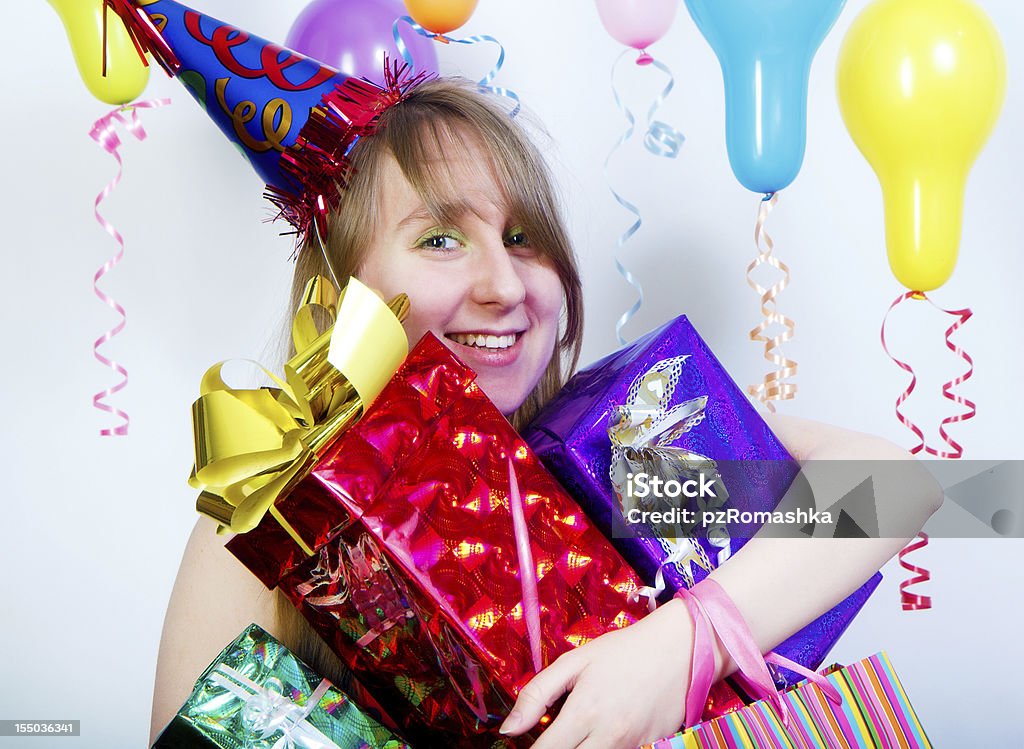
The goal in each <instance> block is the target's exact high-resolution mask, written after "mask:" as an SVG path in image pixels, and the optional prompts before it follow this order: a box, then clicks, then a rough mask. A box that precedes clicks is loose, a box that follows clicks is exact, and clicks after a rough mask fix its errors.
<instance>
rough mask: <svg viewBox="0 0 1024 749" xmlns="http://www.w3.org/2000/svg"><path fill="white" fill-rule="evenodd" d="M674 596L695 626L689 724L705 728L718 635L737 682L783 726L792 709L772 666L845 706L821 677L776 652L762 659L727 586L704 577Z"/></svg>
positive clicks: (688, 697)
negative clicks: (768, 705) (767, 706)
mask: <svg viewBox="0 0 1024 749" xmlns="http://www.w3.org/2000/svg"><path fill="white" fill-rule="evenodd" d="M675 597H676V598H679V599H681V600H682V601H683V603H685V604H686V608H687V610H688V611H689V612H690V616H691V617H692V619H693V623H694V644H693V660H692V665H691V671H690V685H689V688H688V689H687V692H686V716H685V725H687V726H694V725H696V724H697V723H700V720H701V715H702V713H703V712H704V705H705V703H706V702H707V699H708V693H709V692H710V691H711V684H712V682H713V680H714V675H715V656H714V648H713V643H714V639H713V638H714V636H715V635H717V637H718V639H719V640H720V641H721V643H722V645H723V646H724V647H725V649H726V651H727V652H728V653H729V657H730V658H732V660H733V662H735V663H736V668H737V671H736V674H735V677H734V678H736V679H737V680H739V681H741V682H742V683H743V684H744V686H745V687H746V688H747V690H748V691H749V692H750V694H751V695H752V696H753V697H755V698H757V699H758V700H767V701H768V702H770V703H771V705H772V707H773V708H774V709H775V712H776V713H777V714H778V715H779V718H780V719H781V720H782V724H783V725H784V726H786V727H789V721H790V718H789V710H788V709H787V708H786V703H785V702H784V701H783V699H782V697H781V695H780V694H779V690H778V688H777V687H776V686H775V681H774V680H773V679H772V675H771V672H770V671H769V670H768V665H767V664H768V663H774V664H775V665H777V666H782V667H783V668H786V669H789V670H790V671H793V672H794V673H798V674H800V675H801V676H803V677H804V678H806V679H808V680H810V681H811V682H813V683H814V684H816V685H817V686H818V688H819V689H821V691H822V692H824V694H825V696H826V697H828V699H830V700H831V701H832V702H834V703H835V704H837V705H838V704H840V703H841V702H842V697H841V696H840V694H839V690H837V689H836V688H835V687H834V686H833V685H832V684H830V683H829V682H828V680H827V679H825V677H824V676H822V675H821V674H818V673H815V672H814V671H811V670H809V669H806V668H804V667H803V666H801V665H800V664H799V663H795V662H793V661H791V660H789V659H788V658H784V657H783V656H781V655H778V654H777V653H768V654H767V655H765V656H762V655H761V650H760V648H758V646H757V642H756V641H755V640H754V636H753V635H752V634H751V632H750V628H749V627H748V626H747V622H746V620H745V619H744V618H743V615H742V614H741V613H740V611H739V609H737V608H736V604H734V603H733V602H732V599H731V598H729V596H728V595H727V594H726V592H725V591H724V590H723V589H722V586H720V585H719V584H718V583H717V582H715V581H714V580H713V579H711V578H705V579H704V580H703V581H702V582H700V583H698V584H697V585H695V586H694V587H693V588H692V589H690V590H687V589H686V588H680V589H679V590H678V591H676V594H675ZM712 633H714V634H712Z"/></svg>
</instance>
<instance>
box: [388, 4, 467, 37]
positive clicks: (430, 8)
mask: <svg viewBox="0 0 1024 749" xmlns="http://www.w3.org/2000/svg"><path fill="white" fill-rule="evenodd" d="M476 3H477V0H405V7H406V10H408V11H409V15H410V16H412V20H414V21H415V22H416V23H418V24H419V25H420V26H422V27H423V28H425V29H426V30H427V31H432V32H434V33H435V34H447V33H448V32H449V31H454V30H455V29H457V28H459V27H460V26H462V25H463V24H464V23H465V22H466V21H468V20H469V17H470V16H471V15H473V11H474V10H476Z"/></svg>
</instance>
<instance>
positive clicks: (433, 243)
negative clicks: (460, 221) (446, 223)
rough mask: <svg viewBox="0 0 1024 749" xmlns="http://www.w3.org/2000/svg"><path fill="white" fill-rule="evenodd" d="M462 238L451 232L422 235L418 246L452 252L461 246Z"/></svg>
mask: <svg viewBox="0 0 1024 749" xmlns="http://www.w3.org/2000/svg"><path fill="white" fill-rule="evenodd" d="M462 245H463V242H462V240H461V239H460V238H459V237H457V236H455V235H453V234H445V233H439V234H430V235H428V236H426V237H423V239H421V240H420V241H419V243H418V246H419V247H422V248H423V249H425V250H435V251H437V252H452V251H454V250H457V249H459V248H460V247H462Z"/></svg>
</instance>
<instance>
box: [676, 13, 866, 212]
mask: <svg viewBox="0 0 1024 749" xmlns="http://www.w3.org/2000/svg"><path fill="white" fill-rule="evenodd" d="M845 3H846V0H686V7H687V9H688V10H689V11H690V15H691V16H693V20H694V21H695V22H696V23H697V27H698V28H699V29H700V32H701V33H702V34H703V35H704V38H705V39H707V40H708V43H709V44H710V45H711V48H712V49H713V50H714V51H715V54H716V55H717V56H718V61H719V63H720V64H721V66H722V77H723V78H724V80H725V138H726V144H727V146H728V149H729V163H730V164H731V165H732V171H733V173H734V174H735V175H736V178H737V179H738V180H739V181H740V182H741V183H742V184H743V186H744V187H746V188H747V189H748V190H753V191H754V192H759V193H771V192H777V191H778V190H781V189H783V188H784V187H786V186H788V185H789V184H790V183H791V182H792V181H793V180H794V179H795V178H796V175H797V173H798V172H799V171H800V166H801V165H802V164H803V161H804V147H805V145H806V142H807V80H808V77H809V75H810V70H811V62H812V61H813V60H814V55H815V53H816V52H817V51H818V47H819V46H821V42H822V40H824V38H825V35H826V34H828V32H829V29H831V28H832V25H833V24H834V23H835V21H836V19H837V18H838V17H839V13H840V12H841V11H842V9H843V5H845Z"/></svg>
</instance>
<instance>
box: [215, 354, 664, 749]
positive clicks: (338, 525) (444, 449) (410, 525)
mask: <svg viewBox="0 0 1024 749" xmlns="http://www.w3.org/2000/svg"><path fill="white" fill-rule="evenodd" d="M474 378H475V375H474V374H473V372H472V370H470V369H469V368H467V367H466V366H465V365H463V364H462V363H461V362H459V361H458V359H457V358H456V357H455V356H454V355H453V354H452V353H451V352H450V351H449V350H448V349H447V348H446V347H445V346H444V345H443V344H442V343H441V342H440V341H438V340H437V339H436V338H434V337H433V336H431V335H429V334H428V335H427V336H426V337H424V339H423V340H422V341H420V343H419V344H418V345H417V346H416V348H415V349H414V350H413V352H412V353H411V354H410V355H409V357H408V359H407V360H406V362H405V364H404V365H403V366H402V368H401V369H399V371H398V373H397V374H396V375H395V377H394V379H393V380H392V381H391V382H390V383H389V384H388V385H387V387H386V388H385V389H384V391H383V392H382V393H381V394H380V396H379V397H378V398H377V400H376V401H375V402H374V404H373V405H372V406H371V407H370V408H369V409H368V411H367V412H366V414H365V415H364V416H363V418H362V419H361V420H360V421H359V422H358V423H357V424H356V425H354V426H353V427H351V428H350V429H349V430H348V431H346V432H344V433H343V434H342V435H341V436H340V437H339V438H338V439H337V440H336V441H335V442H334V443H333V444H332V445H331V446H330V448H329V450H328V451H327V452H326V453H325V454H324V455H323V456H322V458H321V460H320V461H319V462H318V463H317V465H316V466H315V467H314V468H313V470H312V472H311V473H310V475H308V476H307V477H306V478H305V479H304V480H302V481H301V482H300V483H299V484H298V485H297V486H296V488H295V489H294V490H293V491H291V492H290V493H289V494H288V495H287V496H286V497H284V498H283V499H281V500H279V501H278V502H277V504H276V507H277V510H278V511H279V512H280V514H281V515H282V516H283V517H284V518H286V519H287V522H288V523H290V524H291V525H292V526H293V528H294V529H295V531H297V533H298V535H299V536H300V537H301V538H302V539H303V540H304V541H305V542H306V544H307V545H308V546H309V547H310V548H312V549H313V550H314V554H313V555H312V556H307V554H306V553H305V552H303V551H302V549H301V548H300V547H299V545H298V544H297V543H296V542H295V541H293V540H292V538H291V537H290V536H289V534H288V533H286V532H285V531H284V530H283V529H282V528H281V526H280V525H279V524H278V523H277V522H276V521H275V520H274V519H273V518H272V517H270V516H267V517H265V518H264V519H263V520H262V521H261V522H260V524H259V526H258V527H257V528H256V529H254V530H253V531H251V532H249V533H246V534H244V535H239V536H236V537H235V538H234V539H232V540H231V541H230V542H229V543H228V548H229V549H230V550H231V552H232V553H234V554H235V556H237V557H238V558H239V559H240V560H241V561H242V562H243V563H244V564H245V565H246V566H247V567H248V568H249V569H250V570H252V571H253V572H254V573H255V574H256V575H257V576H258V577H259V578H260V579H261V580H262V581H263V582H264V583H265V584H266V585H267V586H268V587H270V588H273V587H275V586H276V587H280V588H281V589H282V590H283V591H284V593H285V594H286V595H287V596H288V597H289V598H290V599H291V600H292V602H293V603H294V604H295V605H296V607H297V608H298V609H299V610H300V611H301V612H302V614H303V615H304V616H305V617H306V618H307V619H308V620H309V621H310V622H312V624H313V625H314V627H315V628H316V630H317V632H318V633H319V634H320V635H321V636H322V637H323V638H324V639H325V640H326V641H327V643H328V644H329V645H330V646H331V647H332V648H333V649H334V651H335V652H336V653H337V654H338V655H339V656H341V658H342V659H343V660H344V661H345V662H346V663H347V664H348V665H349V666H350V667H351V668H353V670H355V671H356V673H357V674H358V676H359V678H360V679H361V680H362V681H364V682H365V683H366V685H367V687H368V688H369V689H370V690H371V691H372V692H373V693H374V694H375V695H376V696H377V697H378V699H380V701H381V702H382V703H383V705H384V707H385V708H386V709H387V710H388V711H389V712H391V713H392V714H393V715H394V716H395V717H396V718H398V719H399V722H400V724H401V726H402V729H403V731H404V732H405V733H406V735H407V738H409V739H410V740H411V741H412V742H413V743H414V744H415V743H417V741H419V743H420V744H422V745H439V744H440V743H443V744H444V745H446V746H465V747H477V746H490V745H491V744H492V743H493V742H494V741H496V740H499V738H500V737H499V735H498V734H497V728H498V726H499V725H500V724H501V722H502V720H503V719H504V716H505V715H506V714H507V712H508V710H509V709H510V708H511V706H512V703H513V702H514V698H515V695H516V694H518V692H519V690H520V689H521V688H522V687H523V686H524V685H525V684H526V683H527V682H528V681H529V680H530V679H531V678H532V677H533V675H534V674H535V673H536V671H537V667H538V666H540V667H543V666H546V665H548V664H550V663H551V662H552V661H553V660H554V659H555V658H557V657H558V656H559V655H560V654H561V653H563V652H565V651H567V650H570V649H572V648H574V647H578V646H579V645H582V644H583V643H585V642H587V641H589V640H591V639H593V638H595V637H597V636H598V635H600V634H602V633H604V632H606V631H608V630H610V629H614V628H620V627H624V626H626V625H628V624H630V623H632V622H634V621H636V620H637V619H638V618H640V617H642V616H643V615H644V613H646V609H645V607H644V606H643V605H642V604H641V603H640V602H633V601H631V600H630V596H631V593H633V592H634V591H635V590H636V589H637V588H638V587H639V586H640V585H641V584H642V582H641V580H640V579H639V578H638V576H637V575H636V574H635V573H634V572H633V570H632V569H630V568H629V566H628V565H627V564H626V563H625V562H624V561H623V560H622V558H621V557H620V556H619V554H618V553H617V552H616V551H615V550H614V549H613V548H612V546H611V544H610V543H609V542H608V541H607V540H606V539H605V538H604V537H603V536H602V535H601V533H600V532H599V531H598V530H597V529H596V528H595V527H594V526H593V525H592V524H591V523H590V521H589V520H588V519H587V518H586V516H585V515H584V514H583V513H582V512H581V511H580V509H579V507H578V506H577V505H576V504H575V502H574V501H573V500H572V499H570V498H569V496H568V495H567V494H566V493H565V492H564V490H563V489H562V488H561V487H560V486H559V485H558V483H557V482H556V481H555V479H554V478H552V476H551V475H550V474H549V473H548V472H547V471H546V470H545V469H544V468H543V467H542V466H541V464H540V462H539V460H538V459H537V458H536V456H535V455H534V454H533V453H532V452H531V451H530V449H529V448H528V447H527V445H526V443H525V442H524V441H523V440H522V439H521V438H520V437H519V435H518V434H517V433H516V432H515V431H514V430H513V429H512V427H511V426H510V425H509V423H508V421H507V420H506V419H505V417H504V416H502V414H501V413H500V412H499V411H498V410H497V409H496V408H495V407H494V406H493V405H492V404H491V402H490V401H489V400H488V399H487V397H486V396H485V395H484V394H483V393H482V392H481V391H480V389H479V388H478V387H477V386H476V385H475V384H474V382H473V380H474ZM517 490H518V491H517ZM520 500H521V501H520ZM517 508H518V512H519V513H520V517H521V518H522V517H525V526H526V529H527V530H526V533H525V535H526V536H528V538H529V544H528V545H527V546H528V550H527V549H525V548H523V545H522V544H520V545H519V546H518V547H517V538H519V539H522V538H523V537H524V533H523V526H522V524H521V525H520V530H519V533H518V534H517V531H516V522H517V518H516V514H517ZM524 554H525V556H524ZM531 556H532V564H531V563H530V557H531ZM521 560H526V562H525V563H522V562H521ZM521 569H526V570H530V569H533V570H535V593H536V596H537V599H538V600H539V607H537V609H539V622H537V620H536V619H534V620H532V622H531V616H530V615H529V613H527V614H525V615H524V604H523V602H524V600H527V601H529V600H530V598H531V587H530V584H531V580H530V578H531V575H530V574H529V573H528V574H527V575H526V576H525V578H526V579H525V580H524V576H522V575H521V574H520V571H521ZM537 609H535V608H532V607H530V606H527V607H526V610H527V612H530V611H531V610H532V611H536V610H537ZM531 623H532V624H533V625H534V626H532V627H531V626H530V625H531ZM538 623H539V627H537V626H536V625H537V624H538ZM531 633H532V634H531ZM506 741H507V740H506ZM529 742H530V738H528V737H527V738H524V739H522V743H523V745H526V744H527V743H529ZM513 743H514V742H513Z"/></svg>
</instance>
